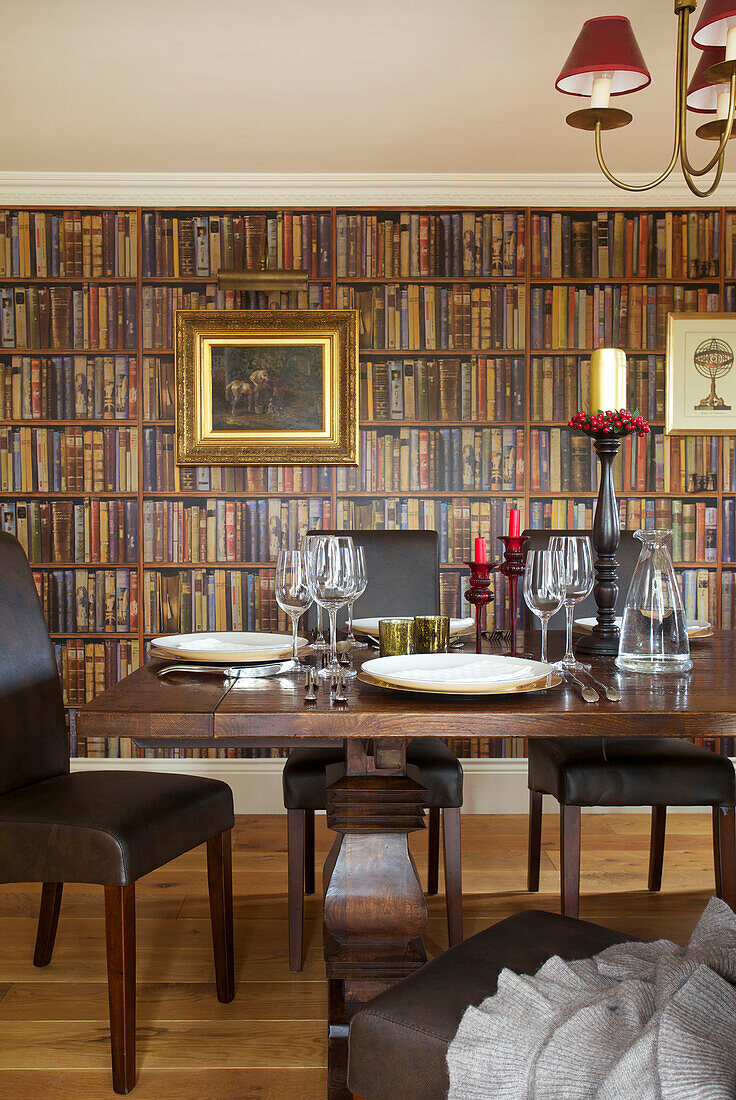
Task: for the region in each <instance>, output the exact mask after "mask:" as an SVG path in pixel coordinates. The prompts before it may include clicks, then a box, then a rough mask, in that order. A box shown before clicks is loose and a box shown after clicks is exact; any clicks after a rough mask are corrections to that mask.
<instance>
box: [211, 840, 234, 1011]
mask: <svg viewBox="0 0 736 1100" xmlns="http://www.w3.org/2000/svg"><path fill="white" fill-rule="evenodd" d="M231 832H232V830H231V829H226V830H225V832H224V833H218V834H217V836H211V837H210V838H209V840H208V841H207V885H208V887H209V895H210V923H211V925H212V947H213V949H214V953H215V982H216V985H217V999H218V1001H221V1002H222V1003H223V1004H229V1002H230V1001H232V999H233V997H234V996H235V952H234V944H233V863H232V843H231V839H232V838H231Z"/></svg>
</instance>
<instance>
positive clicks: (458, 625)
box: [450, 619, 475, 634]
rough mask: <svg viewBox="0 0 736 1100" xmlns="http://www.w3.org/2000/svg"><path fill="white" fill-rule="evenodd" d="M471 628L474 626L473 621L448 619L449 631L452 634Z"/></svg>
mask: <svg viewBox="0 0 736 1100" xmlns="http://www.w3.org/2000/svg"><path fill="white" fill-rule="evenodd" d="M473 626H475V619H450V629H451V630H452V632H453V634H455V633H459V632H460V631H461V630H469V629H470V628H471V627H473Z"/></svg>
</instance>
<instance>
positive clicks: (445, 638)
mask: <svg viewBox="0 0 736 1100" xmlns="http://www.w3.org/2000/svg"><path fill="white" fill-rule="evenodd" d="M449 641H450V620H449V618H448V616H447V615H415V616H414V652H415V653H447V646H448V643H449Z"/></svg>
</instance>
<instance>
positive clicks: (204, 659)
mask: <svg viewBox="0 0 736 1100" xmlns="http://www.w3.org/2000/svg"><path fill="white" fill-rule="evenodd" d="M297 646H298V650H297V652H298V653H299V655H300V656H301V655H302V654H304V653H310V652H311V647H310V646H309V643H308V642H307V639H306V638H297ZM151 656H152V657H166V658H167V659H168V660H175V661H188V662H194V663H196V664H207V665H222V664H226V665H250V664H263V663H264V662H267V661H279V660H286V659H287V658H289V657H291V635H290V634H269V633H266V632H263V631H250V630H219V631H218V630H213V631H203V632H201V633H196V634H167V635H166V636H165V637H161V638H154V639H153V641H152V642H151Z"/></svg>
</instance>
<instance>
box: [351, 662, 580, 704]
mask: <svg viewBox="0 0 736 1100" xmlns="http://www.w3.org/2000/svg"><path fill="white" fill-rule="evenodd" d="M359 678H360V679H363V680H365V682H366V683H369V684H375V685H378V686H379V687H388V688H398V689H399V690H403V691H428V692H442V693H444V694H450V695H504V694H507V693H509V692H522V691H542V690H543V689H545V688H547V687H556V686H557V685H558V684H559V683H561V678H560V677H559V676H558V675H557V673H556V672H554V670H553V669H552V668H551V666H550V665H547V664H543V663H542V662H541V661H529V660H527V659H526V658H523V657H500V656H497V655H495V654H485V653H416V654H414V655H413V656H411V657H375V658H374V659H373V660H371V661H364V662H363V667H362V669H361V671H360V673H359Z"/></svg>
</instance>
